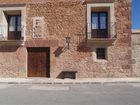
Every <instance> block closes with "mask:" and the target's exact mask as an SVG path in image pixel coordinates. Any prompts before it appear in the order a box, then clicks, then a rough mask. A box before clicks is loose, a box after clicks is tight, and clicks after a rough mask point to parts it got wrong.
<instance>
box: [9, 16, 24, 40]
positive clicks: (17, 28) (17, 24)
mask: <svg viewBox="0 0 140 105" xmlns="http://www.w3.org/2000/svg"><path fill="white" fill-rule="evenodd" d="M21 31H22V30H21V16H20V15H15V16H14V15H8V39H9V40H18V39H21Z"/></svg>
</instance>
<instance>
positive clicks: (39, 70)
mask: <svg viewBox="0 0 140 105" xmlns="http://www.w3.org/2000/svg"><path fill="white" fill-rule="evenodd" d="M28 77H50V50H49V48H28Z"/></svg>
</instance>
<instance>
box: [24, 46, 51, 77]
mask: <svg viewBox="0 0 140 105" xmlns="http://www.w3.org/2000/svg"><path fill="white" fill-rule="evenodd" d="M40 48H42V49H45V50H46V54H47V56H46V60H47V59H48V62H49V63H47V62H46V77H40V78H50V51H51V50H50V47H27V74H26V75H27V77H28V78H30V77H29V75H28V71H29V68H28V67H29V64H28V61H29V60H28V53H29V49H40ZM47 51H48V52H47ZM31 78H38V77H31Z"/></svg>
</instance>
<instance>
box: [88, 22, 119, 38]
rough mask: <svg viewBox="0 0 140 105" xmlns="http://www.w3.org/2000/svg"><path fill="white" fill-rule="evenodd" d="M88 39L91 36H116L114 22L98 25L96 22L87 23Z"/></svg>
mask: <svg viewBox="0 0 140 105" xmlns="http://www.w3.org/2000/svg"><path fill="white" fill-rule="evenodd" d="M87 36H88V39H93V38H110V39H113V38H116V37H117V36H116V32H115V23H110V24H103V23H102V24H101V25H100V27H98V25H96V24H92V23H87Z"/></svg>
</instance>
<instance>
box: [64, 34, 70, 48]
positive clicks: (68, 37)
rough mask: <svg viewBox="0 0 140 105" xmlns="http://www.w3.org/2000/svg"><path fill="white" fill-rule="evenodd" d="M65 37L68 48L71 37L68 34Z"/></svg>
mask: <svg viewBox="0 0 140 105" xmlns="http://www.w3.org/2000/svg"><path fill="white" fill-rule="evenodd" d="M65 38H66V43H67V46H68V49H69V48H70V41H71V37H70V36H67V37H65Z"/></svg>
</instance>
